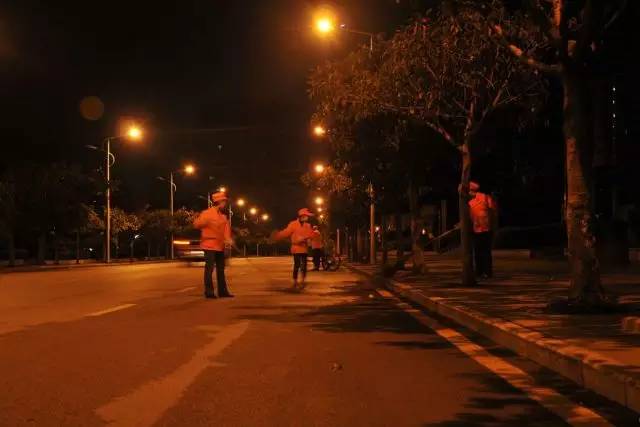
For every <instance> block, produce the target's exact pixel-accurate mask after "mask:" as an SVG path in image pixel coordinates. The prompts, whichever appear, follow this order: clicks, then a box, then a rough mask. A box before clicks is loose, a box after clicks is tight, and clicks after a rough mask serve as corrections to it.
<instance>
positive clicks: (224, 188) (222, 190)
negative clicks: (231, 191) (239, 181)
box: [218, 185, 227, 193]
mask: <svg viewBox="0 0 640 427" xmlns="http://www.w3.org/2000/svg"><path fill="white" fill-rule="evenodd" d="M218 191H219V192H221V193H226V192H227V187H225V186H224V185H223V186H222V187H220V188H218Z"/></svg>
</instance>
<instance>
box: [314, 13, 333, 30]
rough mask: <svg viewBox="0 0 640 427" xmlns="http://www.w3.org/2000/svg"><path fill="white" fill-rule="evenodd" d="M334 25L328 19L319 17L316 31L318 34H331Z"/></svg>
mask: <svg viewBox="0 0 640 427" xmlns="http://www.w3.org/2000/svg"><path fill="white" fill-rule="evenodd" d="M334 29H335V25H334V23H333V20H331V18H329V17H326V16H325V17H321V18H318V19H317V20H316V31H318V32H319V33H320V34H329V33H331V32H333V30H334Z"/></svg>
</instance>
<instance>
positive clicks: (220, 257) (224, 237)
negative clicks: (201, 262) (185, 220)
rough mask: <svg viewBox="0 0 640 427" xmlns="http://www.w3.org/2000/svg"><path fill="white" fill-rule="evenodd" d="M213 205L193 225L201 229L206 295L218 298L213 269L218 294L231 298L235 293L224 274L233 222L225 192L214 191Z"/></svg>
mask: <svg viewBox="0 0 640 427" xmlns="http://www.w3.org/2000/svg"><path fill="white" fill-rule="evenodd" d="M211 200H212V201H213V206H212V207H211V208H209V209H207V210H205V211H203V212H201V213H200V215H199V216H198V217H197V218H196V219H195V221H194V222H193V226H194V227H195V228H197V229H199V230H200V246H201V248H202V249H203V250H204V256H205V266H204V296H205V297H206V298H216V295H215V293H214V290H213V277H212V276H213V270H214V268H215V270H216V282H217V284H218V296H219V297H221V298H231V297H233V295H232V294H231V293H230V292H229V289H228V288H227V281H226V278H225V275H224V267H225V260H224V249H225V247H227V246H230V245H231V244H232V243H233V241H232V239H231V224H230V223H229V219H228V218H227V215H226V214H225V208H226V207H227V203H228V198H227V194H226V193H223V192H218V193H214V194H213V195H212V196H211Z"/></svg>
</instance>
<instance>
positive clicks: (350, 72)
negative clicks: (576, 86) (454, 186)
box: [311, 2, 544, 285]
mask: <svg viewBox="0 0 640 427" xmlns="http://www.w3.org/2000/svg"><path fill="white" fill-rule="evenodd" d="M456 4H457V8H456V10H453V11H452V10H449V9H446V8H443V9H442V10H438V11H430V12H429V13H427V15H426V16H425V17H424V18H421V19H417V20H415V21H414V22H413V23H411V24H410V25H408V26H406V27H404V28H402V29H400V30H399V31H398V32H396V34H395V35H394V36H393V38H391V39H390V40H389V41H387V42H379V43H378V48H377V49H376V52H375V55H372V56H371V57H370V58H369V56H368V55H367V56H364V55H362V54H361V53H360V54H359V53H355V54H352V55H351V56H350V57H349V58H348V59H347V60H346V61H344V62H343V63H339V64H335V63H330V64H327V65H325V66H323V67H321V68H319V70H318V71H317V72H316V74H315V75H314V76H312V79H311V83H312V95H313V96H314V97H315V98H317V99H321V100H323V101H324V102H322V103H321V106H320V108H319V114H320V115H321V116H324V117H332V118H334V121H337V122H338V123H340V122H341V121H344V120H345V119H344V118H343V117H348V118H351V119H353V120H356V121H361V120H364V119H367V118H370V117H373V116H376V115H380V114H395V115H398V116H401V117H406V118H408V119H411V120H413V121H417V122H419V123H421V124H423V125H425V126H428V127H430V128H431V129H433V130H434V131H435V132H437V133H438V134H439V135H440V136H441V137H442V138H443V139H444V140H445V141H447V142H448V143H449V144H451V145H452V146H453V147H455V148H456V149H457V150H458V152H459V154H460V159H461V166H460V169H461V177H460V186H459V190H460V191H459V194H460V197H459V212H460V223H461V236H462V272H463V273H462V281H463V283H464V284H466V285H471V284H474V283H475V278H474V275H473V268H472V257H471V242H470V235H471V226H470V218H469V208H468V204H467V201H468V188H469V180H470V174H471V166H472V163H473V161H472V160H473V156H472V154H473V153H474V151H476V150H477V147H474V143H476V142H479V139H478V135H480V134H481V131H482V130H483V127H484V126H485V124H486V122H487V120H488V118H489V117H491V116H492V115H494V114H496V113H497V112H499V111H501V110H503V109H506V108H518V109H520V111H522V112H523V113H525V114H523V115H522V116H521V117H528V116H529V114H526V113H530V112H531V111H532V110H533V111H535V109H536V105H537V104H538V103H539V102H540V101H541V100H542V96H541V94H543V93H544V91H543V80H542V79H541V78H540V76H539V75H538V72H537V71H536V70H533V69H530V68H528V67H526V66H525V65H523V64H522V62H520V61H519V60H518V59H517V58H515V57H514V56H513V55H511V54H510V53H509V51H508V50H507V49H506V48H504V47H503V46H496V44H495V42H494V41H493V40H492V37H491V34H490V33H489V32H488V31H487V29H486V25H485V23H486V22H487V19H491V20H494V21H496V22H502V21H504V20H505V19H506V18H505V16H506V15H505V13H504V11H503V10H502V9H497V8H476V7H475V4H474V3H473V2H457V3H456ZM318 76H320V78H318ZM336 117H337V119H336ZM426 142H433V140H430V141H426Z"/></svg>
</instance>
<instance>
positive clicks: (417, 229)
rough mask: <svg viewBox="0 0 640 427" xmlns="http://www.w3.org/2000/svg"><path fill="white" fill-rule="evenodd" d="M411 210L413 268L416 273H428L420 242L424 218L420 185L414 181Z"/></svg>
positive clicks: (410, 187)
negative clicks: (422, 215) (421, 210)
mask: <svg viewBox="0 0 640 427" xmlns="http://www.w3.org/2000/svg"><path fill="white" fill-rule="evenodd" d="M409 210H410V211H411V258H412V261H413V268H412V269H413V272H414V273H418V274H423V273H426V271H427V266H426V264H425V262H424V251H423V249H422V245H421V244H420V235H421V234H420V233H421V232H422V218H421V217H420V206H419V204H418V187H417V186H416V185H415V184H414V183H411V184H409Z"/></svg>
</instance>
